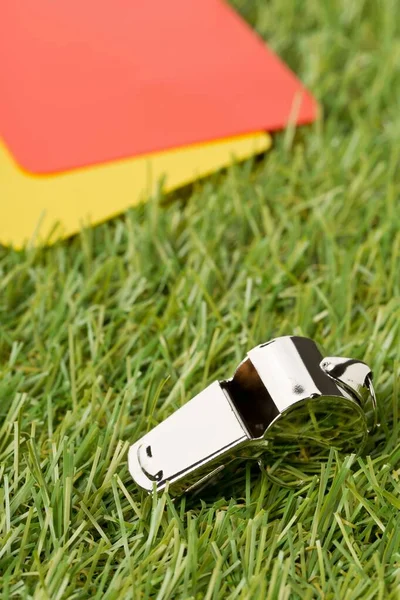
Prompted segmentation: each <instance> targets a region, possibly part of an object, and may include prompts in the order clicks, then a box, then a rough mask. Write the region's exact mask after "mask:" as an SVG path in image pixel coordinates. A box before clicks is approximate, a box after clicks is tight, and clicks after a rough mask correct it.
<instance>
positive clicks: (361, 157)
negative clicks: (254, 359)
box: [0, 0, 400, 600]
mask: <svg viewBox="0 0 400 600" xmlns="http://www.w3.org/2000/svg"><path fill="white" fill-rule="evenodd" d="M236 6H237V7H238V8H239V9H240V10H241V12H242V14H243V15H244V16H245V17H246V19H247V20H248V21H249V22H250V23H251V25H252V26H253V27H255V28H256V29H257V30H258V31H259V32H260V33H261V34H262V35H263V36H264V37H265V39H267V40H268V41H269V42H270V43H271V45H272V46H273V47H274V48H275V49H276V50H277V51H278V52H279V53H280V55H281V56H282V57H283V58H284V59H285V60H286V61H287V62H288V64H289V65H290V66H291V67H292V68H294V69H295V70H296V71H297V73H298V74H299V75H300V76H301V77H302V79H303V81H304V82H305V83H306V84H307V85H308V86H309V87H310V88H311V89H312V90H313V92H314V93H315V94H316V95H317V97H318V99H319V100H320V102H321V104H322V107H323V115H322V118H321V120H320V121H319V122H318V123H316V124H315V125H314V126H312V127H309V128H302V129H301V130H299V131H294V130H293V129H289V130H287V131H286V132H282V133H281V134H278V135H276V136H275V142H274V143H275V147H274V149H273V150H272V151H271V152H270V153H269V154H268V155H267V156H266V157H265V158H264V159H263V160H262V161H260V162H258V163H256V164H255V163H254V164H252V163H247V164H245V165H243V166H240V167H239V166H236V167H234V168H232V169H230V170H229V172H227V173H226V174H224V175H220V176H215V177H213V178H212V179H209V180H207V181H205V182H203V183H201V184H200V183H199V184H196V185H195V186H194V188H193V189H192V190H191V191H190V194H189V196H190V197H187V194H186V195H184V194H179V193H178V194H177V196H178V199H176V201H175V202H174V203H172V204H170V205H168V206H167V207H162V206H160V200H162V198H155V199H154V200H153V201H151V202H150V203H148V204H147V205H145V206H142V207H139V208H137V209H134V210H131V211H129V212H128V213H127V214H126V215H124V216H122V217H121V218H119V219H116V220H114V221H112V222H110V223H107V224H105V225H102V226H100V227H97V228H96V229H94V230H86V231H84V232H82V233H81V234H80V235H79V236H77V237H76V238H75V239H73V240H71V241H68V242H63V243H59V244H57V245H56V246H54V247H53V248H50V249H44V250H35V249H27V250H26V251H23V252H21V253H17V252H14V251H12V250H7V249H1V250H0V275H1V277H0V322H1V329H0V486H1V489H0V590H1V591H0V596H1V598H4V599H8V598H34V599H35V600H45V599H48V598H49V599H52V600H53V599H54V600H61V599H64V598H68V599H78V598H79V599H81V598H82V599H83V598H98V599H100V598H105V599H107V600H111V599H118V600H119V599H124V598H135V599H142V598H143V599H145V598H151V599H157V600H161V599H164V600H165V599H169V598H181V599H183V600H189V599H190V598H195V599H196V600H197V599H199V600H215V599H230V600H233V599H234V598H238V599H249V600H253V599H260V600H266V599H268V600H274V599H280V600H284V599H292V598H293V599H300V598H302V599H303V598H304V599H311V598H323V599H338V598H343V599H349V600H355V599H358V598H360V599H363V600H369V599H371V600H372V599H375V598H376V599H382V600H387V599H398V598H399V597H400V519H399V517H398V515H399V509H400V480H399V478H400V437H399V433H400V426H399V388H400V384H399V381H400V378H399V365H400V200H399V196H400V171H399V158H400V143H399V139H400V116H399V115H400V70H399V64H400V21H399V19H398V18H397V13H398V11H397V8H398V6H397V3H396V2H394V1H393V2H392V1H387V2H386V1H385V2H384V1H381V2H378V1H376V0H365V1H361V0H360V1H359V2H348V0H335V1H333V0H331V1H329V2H320V1H319V0H311V1H310V2H300V0H298V1H293V0H273V1H272V2H268V3H266V2H264V1H261V0H259V1H252V2H250V1H245V0H241V1H240V0H237V1H236ZM291 333H295V334H300V335H306V336H310V337H313V338H315V339H316V340H317V341H318V342H320V343H322V345H323V346H324V347H325V348H326V349H327V350H328V351H329V353H330V354H333V355H334V354H338V355H349V356H353V357H356V358H361V359H363V360H365V361H367V362H368V363H369V364H371V365H372V366H373V369H374V373H375V384H376V390H377V394H378V399H379V403H380V412H381V418H382V427H381V429H380V431H379V432H378V433H377V434H376V436H375V437H374V439H373V440H372V441H371V445H370V455H368V456H365V457H363V458H362V459H361V458H357V457H355V456H347V457H336V456H334V455H332V456H331V462H330V463H329V464H328V465H326V466H325V467H324V466H321V473H320V476H318V477H317V476H316V477H315V478H314V479H313V480H312V481H311V482H307V484H304V486H303V487H300V488H298V489H295V490H288V489H284V488H281V487H279V486H277V485H276V484H273V483H270V482H269V480H268V479H267V478H266V476H265V474H263V475H262V474H260V473H257V472H256V471H253V470H250V468H249V467H247V468H243V469H242V470H240V471H238V472H237V475H236V476H235V479H234V481H222V482H221V483H220V484H219V487H218V488H217V490H214V491H212V490H209V491H208V492H207V494H206V495H204V497H203V498H202V499H201V500H200V499H197V500H196V499H193V498H190V497H188V498H182V499H180V500H178V501H176V502H175V503H173V502H172V501H171V500H170V498H169V497H168V496H167V495H164V496H162V497H160V498H159V499H151V498H149V497H146V496H145V495H144V494H142V493H141V492H139V491H138V490H137V489H136V487H135V485H134V484H133V482H132V481H131V479H130V476H129V474H128V471H127V465H126V451H127V447H128V445H129V444H130V443H132V442H133V441H135V440H136V439H137V438H138V437H139V436H140V435H142V434H143V433H144V432H146V431H147V430H148V429H149V428H150V427H152V426H154V425H155V424H157V423H158V422H160V421H161V420H162V419H164V418H165V417H166V416H167V415H169V414H170V413H171V412H172V411H174V410H175V409H176V408H178V407H179V406H181V405H182V404H184V403H185V402H186V401H188V400H189V399H190V398H191V397H192V396H193V395H194V394H195V393H196V392H198V391H200V390H201V389H203V387H204V386H205V385H206V384H207V383H209V382H211V381H213V380H214V379H215V378H218V377H221V378H224V377H227V376H229V375H230V374H231V373H232V372H233V370H234V368H235V367H236V365H237V364H238V362H239V361H240V360H241V359H242V358H243V356H244V354H245V352H246V350H247V349H250V348H251V347H252V346H254V345H256V344H258V343H260V342H263V341H266V340H268V339H270V338H271V337H274V336H279V335H283V334H291Z"/></svg>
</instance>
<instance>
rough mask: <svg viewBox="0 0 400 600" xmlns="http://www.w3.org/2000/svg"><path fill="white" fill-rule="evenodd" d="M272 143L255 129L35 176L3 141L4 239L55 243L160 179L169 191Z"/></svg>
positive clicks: (0, 217) (144, 194)
mask: <svg viewBox="0 0 400 600" xmlns="http://www.w3.org/2000/svg"><path fill="white" fill-rule="evenodd" d="M270 146H271V137H270V136H269V134H267V133H256V134H251V135H244V136H239V137H234V138H228V139H224V140H219V141H216V142H211V143H208V144H195V145H192V146H186V147H185V148H178V149H174V150H168V151H165V152H158V153H155V154H148V155H144V156H140V157H135V158H130V159H127V160H122V161H118V162H112V163H107V164H103V165H96V166H93V167H89V168H85V169H80V170H76V171H70V172H66V173H60V174H55V175H33V174H30V173H28V172H26V171H23V170H22V169H21V168H20V167H19V166H18V165H17V164H16V162H15V161H14V159H13V157H12V156H11V155H10V153H9V152H8V150H7V149H6V147H5V146H4V145H3V144H2V143H0V198H1V200H0V243H1V244H3V245H12V246H14V247H15V248H17V249H18V248H22V247H23V246H24V245H25V244H26V243H33V244H35V245H38V244H40V243H43V241H45V242H46V243H53V242H55V241H56V240H57V239H60V238H65V237H68V236H70V235H73V234H74V233H77V232H78V231H79V230H80V228H81V227H82V226H83V225H85V226H86V225H88V224H91V225H95V224H97V223H100V222H101V221H104V220H106V219H109V218H110V217H113V216H115V215H117V214H119V213H121V212H123V211H124V210H126V209H127V208H128V207H130V206H134V205H135V204H138V203H139V202H141V201H144V200H146V199H147V198H148V197H149V195H151V194H152V193H153V192H154V191H155V189H156V186H157V185H159V183H160V181H161V180H163V182H164V185H163V191H164V192H170V191H172V190H174V189H177V188H179V187H181V186H183V185H186V184H188V183H191V182H193V181H194V180H196V179H198V178H200V177H204V176H205V175H209V174H210V173H212V172H214V171H217V170H218V169H221V168H223V167H226V166H229V165H230V164H232V162H233V161H241V160H244V159H246V158H249V157H250V156H253V155H255V154H258V153H260V152H265V151H266V150H268V149H269V148H270ZM56 226H57V227H56ZM52 232H53V233H52Z"/></svg>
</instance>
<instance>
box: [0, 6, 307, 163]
mask: <svg viewBox="0 0 400 600" xmlns="http://www.w3.org/2000/svg"><path fill="white" fill-rule="evenodd" d="M0 8H1V19H0V89H1V93H0V134H1V135H2V137H3V139H4V141H5V143H6V145H7V146H8V147H9V149H10V151H11V152H12V153H13V154H14V156H15V158H16V160H17V161H19V163H20V164H21V165H22V166H23V167H24V168H25V169H27V170H29V171H31V172H35V173H49V172H56V171H64V170H69V169H74V168H78V167H82V166H85V165H92V164H95V163H103V162H107V161H111V160H115V159H119V158H125V157H132V156H134V155H138V154H143V153H148V152H153V151H158V150H163V149H167V148H171V147H178V146H184V145H186V144H192V143H196V142H202V141H206V140H207V141H208V140H215V139H219V138H222V137H228V136H233V135H238V134H242V133H250V132H253V131H260V130H269V131H272V130H276V129H279V128H282V127H284V126H285V125H286V124H287V122H288V119H289V117H290V115H291V114H293V110H294V106H295V105H296V102H297V101H300V105H299V107H298V110H297V112H296V117H297V118H296V121H297V122H298V123H307V122H310V121H311V120H313V118H314V117H315V113H316V104H315V102H314V100H313V99H312V97H311V96H310V94H309V93H307V92H306V91H305V90H304V88H303V87H302V86H301V84H300V83H299V81H298V80H297V79H296V78H295V76H294V75H293V74H292V73H291V72H290V71H289V69H288V68H287V67H286V66H285V65H284V64H283V63H282V62H281V61H280V60H279V59H278V58H277V57H276V56H275V55H274V54H273V53H272V52H271V51H270V50H269V49H268V48H267V47H266V46H265V44H264V42H263V41H262V40H261V39H260V38H259V37H258V36H257V35H255V34H254V33H253V32H252V30H251V29H250V28H249V27H248V26H247V25H246V23H245V22H244V21H243V20H242V19H241V18H240V17H239V16H238V15H237V14H236V13H235V12H234V11H233V10H232V9H231V8H230V7H229V6H228V5H227V4H225V3H224V2H222V1H221V0H151V1H148V0H112V1H111V0H12V1H10V0H0ZM296 98H297V100H296ZM300 98H301V100H300Z"/></svg>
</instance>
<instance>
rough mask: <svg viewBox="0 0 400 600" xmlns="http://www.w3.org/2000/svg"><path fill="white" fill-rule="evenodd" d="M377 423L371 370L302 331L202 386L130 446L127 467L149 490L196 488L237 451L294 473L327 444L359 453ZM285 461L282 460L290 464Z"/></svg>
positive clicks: (236, 457) (320, 456)
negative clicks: (331, 353) (327, 351)
mask: <svg viewBox="0 0 400 600" xmlns="http://www.w3.org/2000/svg"><path fill="white" fill-rule="evenodd" d="M376 425H377V406H376V398H375V392H374V388H373V385H372V372H371V369H370V368H369V367H368V366H367V365H366V364H365V363H363V362H361V361H359V360H353V359H350V358H341V357H326V358H324V357H323V355H322V354H321V352H320V350H319V349H318V347H317V345H316V343H315V342H314V341H313V340H311V339H309V338H305V337H297V336H287V337H279V338H276V339H273V340H271V341H270V342H267V343H266V344H261V345H260V346H257V347H256V348H253V349H252V350H250V352H249V353H248V354H247V356H246V358H245V359H244V360H243V361H242V362H241V363H240V365H239V367H238V368H237V370H236V372H235V374H234V376H233V377H232V378H231V379H227V380H224V381H216V382H214V383H212V384H211V385H209V386H208V387H207V388H206V389H204V390H203V391H202V392H200V393H199V394H197V396H195V397H194V398H193V399H192V400H190V401H189V402H188V403H187V404H185V405H184V406H183V407H182V408H180V409H178V410H177V411H176V412H175V413H173V414H172V415H171V416H170V417H168V418H167V419H166V420H165V421H163V422H162V423H160V424H159V425H157V427H155V428H154V429H153V430H152V431H150V432H149V433H147V434H146V435H144V436H143V437H142V438H141V439H140V440H138V441H137V442H136V443H135V444H133V445H132V446H131V447H130V449H129V456H128V463H129V471H130V473H131V475H132V477H133V479H134V480H135V482H136V483H137V485H138V486H139V487H141V488H143V489H144V490H146V491H147V492H149V493H152V492H153V491H154V490H155V491H156V492H161V491H162V490H164V488H165V487H166V485H167V483H168V489H169V492H170V493H171V494H172V495H179V494H181V493H184V492H189V491H192V490H196V489H200V488H202V487H203V486H205V485H206V484H207V483H209V482H210V481H212V480H214V479H216V478H217V477H218V476H220V475H222V474H223V472H224V470H226V469H227V467H228V466H229V467H231V466H232V465H233V463H235V464H236V463H237V461H240V460H245V459H255V460H258V461H259V462H260V461H263V463H265V464H267V465H273V464H277V463H282V464H287V465H289V466H290V468H292V471H293V472H296V473H298V472H300V471H301V469H303V468H304V467H307V465H310V464H316V465H317V466H318V465H319V463H320V462H321V461H322V460H325V459H326V456H327V454H328V453H329V450H330V448H332V447H333V448H336V449H337V450H338V451H340V452H344V453H349V452H356V453H360V452H362V450H363V448H364V446H365V443H366V440H367V436H368V433H369V432H370V431H372V430H373V429H374V428H375V427H376ZM289 470H290V469H289Z"/></svg>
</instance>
